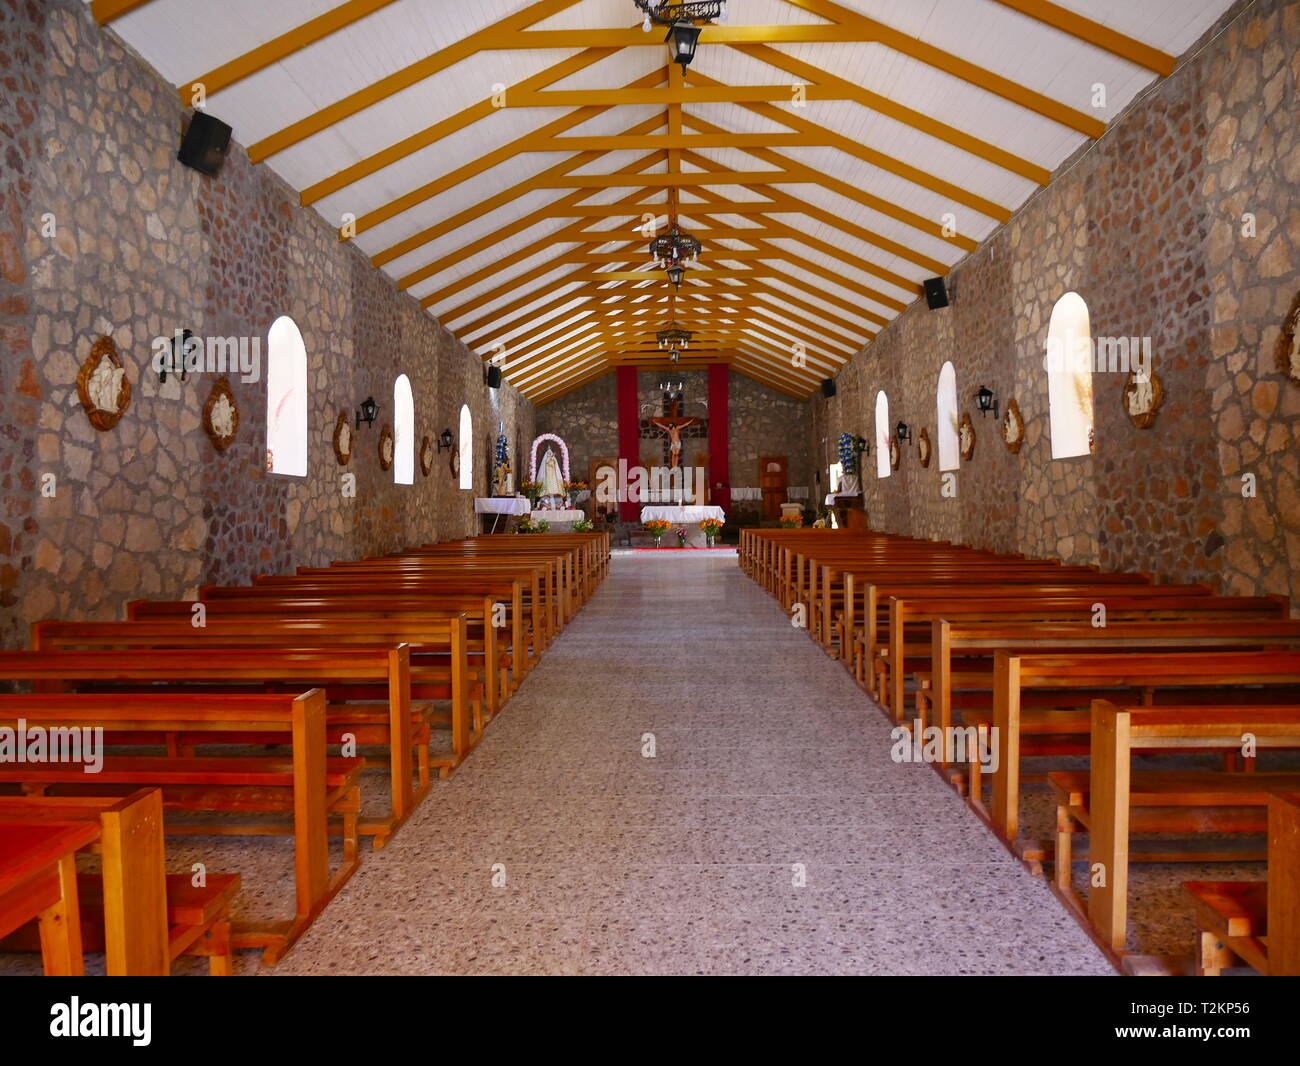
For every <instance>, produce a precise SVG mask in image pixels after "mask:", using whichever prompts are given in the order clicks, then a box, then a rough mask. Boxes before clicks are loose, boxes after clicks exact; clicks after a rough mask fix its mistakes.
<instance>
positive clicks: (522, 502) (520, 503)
mask: <svg viewBox="0 0 1300 1066" xmlns="http://www.w3.org/2000/svg"><path fill="white" fill-rule="evenodd" d="M474 513H475V514H527V513H528V500H527V499H526V498H525V497H523V496H480V497H478V498H477V499H475V500H474Z"/></svg>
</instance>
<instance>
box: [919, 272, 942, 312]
mask: <svg viewBox="0 0 1300 1066" xmlns="http://www.w3.org/2000/svg"><path fill="white" fill-rule="evenodd" d="M922 284H923V285H924V286H925V302H926V303H927V304H928V305H929V306H930V310H931V311H937V310H938V309H939V308H940V307H947V306H948V289H947V286H945V285H944V283H943V278H926V279H925V281H924V282H922Z"/></svg>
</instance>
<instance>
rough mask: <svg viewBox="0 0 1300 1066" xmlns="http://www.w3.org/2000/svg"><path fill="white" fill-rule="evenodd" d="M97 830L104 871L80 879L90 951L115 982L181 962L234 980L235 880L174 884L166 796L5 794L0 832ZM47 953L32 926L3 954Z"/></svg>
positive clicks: (6, 944) (2, 945) (147, 792)
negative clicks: (192, 958) (190, 958)
mask: <svg viewBox="0 0 1300 1066" xmlns="http://www.w3.org/2000/svg"><path fill="white" fill-rule="evenodd" d="M21 823H27V824H35V825H47V826H57V825H77V824H82V823H91V824H95V825H98V827H99V836H98V839H97V840H96V841H95V843H94V845H93V846H94V847H95V848H96V850H98V851H99V853H100V860H101V862H100V865H101V871H102V872H101V873H99V874H84V873H83V874H78V875H77V895H78V898H79V901H80V915H81V937H82V949H83V951H102V952H104V954H105V972H106V973H107V974H108V975H109V976H110V977H117V976H129V977H157V976H162V975H165V974H167V973H169V972H170V970H171V963H172V961H173V960H175V959H176V958H178V957H179V956H181V955H199V956H203V957H206V958H207V959H208V972H209V973H210V974H212V975H213V976H229V975H230V973H231V954H230V953H231V944H230V902H231V900H232V899H233V898H234V896H235V893H236V892H238V890H239V876H238V875H237V874H216V873H209V874H208V875H207V877H206V882H205V884H203V885H202V886H195V885H194V884H193V883H192V881H193V878H192V876H191V875H190V874H176V875H172V876H168V875H167V872H166V867H165V863H164V851H163V805H162V793H161V792H160V791H159V790H158V789H156V788H149V789H140V790H139V791H137V792H133V793H131V794H130V795H128V796H123V797H115V796H0V826H5V825H14V824H21ZM33 950H40V939H39V935H38V933H37V931H36V930H35V929H33V928H32V927H31V926H30V925H29V926H25V927H23V928H21V929H19V930H17V931H16V932H15V933H13V934H12V935H11V936H9V937H7V938H6V939H5V940H4V941H3V942H0V951H33Z"/></svg>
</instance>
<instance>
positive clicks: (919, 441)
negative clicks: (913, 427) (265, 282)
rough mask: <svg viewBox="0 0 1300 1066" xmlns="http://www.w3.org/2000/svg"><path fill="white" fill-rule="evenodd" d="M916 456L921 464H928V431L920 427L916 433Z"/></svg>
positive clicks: (926, 465) (925, 465)
mask: <svg viewBox="0 0 1300 1066" xmlns="http://www.w3.org/2000/svg"><path fill="white" fill-rule="evenodd" d="M916 457H917V458H918V459H919V460H921V465H922V466H924V467H928V466H929V465H930V431H929V430H928V429H922V430H921V432H920V433H918V434H917V435H916Z"/></svg>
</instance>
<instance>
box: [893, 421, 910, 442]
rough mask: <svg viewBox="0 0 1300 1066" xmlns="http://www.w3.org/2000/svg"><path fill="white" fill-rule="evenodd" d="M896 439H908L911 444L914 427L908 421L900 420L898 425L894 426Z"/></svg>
mask: <svg viewBox="0 0 1300 1066" xmlns="http://www.w3.org/2000/svg"><path fill="white" fill-rule="evenodd" d="M894 439H895V440H898V441H907V442H908V443H909V444H910V443H911V441H912V427H911V426H909V425H908V424H907V423H906V422H899V423H898V425H896V426H895V427H894Z"/></svg>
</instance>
